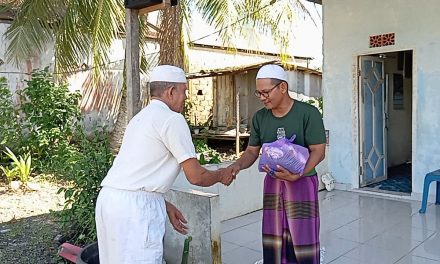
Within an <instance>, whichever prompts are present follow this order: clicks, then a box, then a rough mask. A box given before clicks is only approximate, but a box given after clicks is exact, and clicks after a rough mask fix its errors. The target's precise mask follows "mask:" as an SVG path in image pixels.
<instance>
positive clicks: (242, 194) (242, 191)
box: [173, 161, 264, 221]
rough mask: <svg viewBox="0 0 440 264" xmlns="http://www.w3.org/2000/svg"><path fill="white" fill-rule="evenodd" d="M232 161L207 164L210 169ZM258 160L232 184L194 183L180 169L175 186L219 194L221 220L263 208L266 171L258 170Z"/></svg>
mask: <svg viewBox="0 0 440 264" xmlns="http://www.w3.org/2000/svg"><path fill="white" fill-rule="evenodd" d="M229 164H230V163H229V162H225V163H222V164H219V165H205V167H206V168H207V169H209V170H215V169H217V168H219V167H222V168H223V167H227V166H228V165H229ZM257 165H258V161H256V162H255V163H254V165H252V166H251V167H250V168H248V169H246V170H242V171H240V173H239V174H238V175H237V178H236V180H235V181H234V182H232V184H231V185H230V186H227V187H226V186H224V185H222V184H220V183H217V184H215V185H213V186H210V187H200V186H196V185H192V184H190V183H189V182H188V180H187V179H186V177H185V173H184V172H183V171H180V173H179V175H178V176H177V179H176V181H175V182H174V185H173V188H184V189H192V190H197V191H202V192H205V193H213V194H218V195H219V197H220V219H221V221H223V220H227V219H231V218H234V217H237V216H241V215H245V214H248V213H251V212H254V211H257V210H260V209H262V208H263V180H264V173H262V172H258V166H257Z"/></svg>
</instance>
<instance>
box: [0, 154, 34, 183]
mask: <svg viewBox="0 0 440 264" xmlns="http://www.w3.org/2000/svg"><path fill="white" fill-rule="evenodd" d="M4 153H5V154H6V156H8V157H9V158H10V159H11V160H12V162H11V165H10V167H4V166H0V169H1V170H2V171H3V173H4V174H5V176H6V179H7V180H8V182H11V181H13V180H14V179H15V178H18V179H19V180H20V181H21V182H22V183H23V184H26V183H27V182H28V181H29V176H30V175H31V171H32V167H31V164H32V158H31V156H30V154H29V153H26V154H24V156H18V157H17V156H16V155H15V154H14V152H12V151H11V150H10V149H9V148H6V151H4Z"/></svg>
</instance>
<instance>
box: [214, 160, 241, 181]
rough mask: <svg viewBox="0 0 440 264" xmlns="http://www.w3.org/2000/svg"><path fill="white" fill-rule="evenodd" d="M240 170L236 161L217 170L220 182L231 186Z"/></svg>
mask: <svg viewBox="0 0 440 264" xmlns="http://www.w3.org/2000/svg"><path fill="white" fill-rule="evenodd" d="M239 172H240V166H239V165H237V164H235V163H233V164H231V165H229V166H228V167H226V168H220V169H218V170H217V173H218V174H219V178H220V182H221V183H222V184H223V185H226V186H229V185H230V184H231V183H232V182H233V181H234V180H235V177H236V176H237V174H238V173H239Z"/></svg>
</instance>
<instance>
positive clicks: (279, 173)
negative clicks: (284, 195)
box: [263, 164, 301, 182]
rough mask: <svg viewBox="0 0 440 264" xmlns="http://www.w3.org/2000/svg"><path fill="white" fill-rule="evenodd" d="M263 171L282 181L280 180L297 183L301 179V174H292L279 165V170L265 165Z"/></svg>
mask: <svg viewBox="0 0 440 264" xmlns="http://www.w3.org/2000/svg"><path fill="white" fill-rule="evenodd" d="M263 170H264V171H265V172H267V173H268V174H269V175H271V176H273V177H275V178H277V179H280V180H285V181H291V182H293V181H296V180H298V179H299V178H301V174H299V173H298V174H294V173H291V172H290V171H288V170H286V169H285V168H283V167H281V166H279V165H277V170H272V169H271V168H269V166H268V165H267V164H266V165H264V167H263Z"/></svg>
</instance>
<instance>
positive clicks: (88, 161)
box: [58, 131, 113, 243]
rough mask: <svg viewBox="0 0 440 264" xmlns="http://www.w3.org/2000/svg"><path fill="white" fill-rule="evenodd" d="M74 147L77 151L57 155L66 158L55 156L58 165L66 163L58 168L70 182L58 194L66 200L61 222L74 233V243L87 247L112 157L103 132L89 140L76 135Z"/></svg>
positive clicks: (82, 135)
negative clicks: (102, 183) (85, 244)
mask: <svg viewBox="0 0 440 264" xmlns="http://www.w3.org/2000/svg"><path fill="white" fill-rule="evenodd" d="M76 143H77V145H76V148H68V149H64V150H63V151H60V153H64V154H65V156H63V155H60V156H58V158H59V159H60V161H65V163H64V166H62V167H61V166H60V167H59V168H58V169H59V170H62V171H60V172H59V173H63V176H64V177H65V178H66V179H70V182H71V185H70V186H68V187H63V188H60V190H59V191H58V192H59V193H61V192H63V193H64V197H65V204H64V210H63V211H62V212H61V220H62V223H63V226H64V228H65V229H68V230H73V231H74V232H73V233H74V234H73V235H74V236H73V240H74V241H75V242H76V243H90V242H92V241H95V240H96V227H95V204H96V199H97V197H98V192H99V190H100V183H101V181H102V180H103V179H104V177H105V175H106V174H107V171H108V170H109V168H110V166H111V164H112V162H113V155H112V153H111V151H110V146H109V140H108V134H107V133H106V132H104V131H97V132H96V133H95V135H94V137H92V138H87V137H86V135H85V134H84V133H78V136H77V137H76ZM66 154H68V155H66ZM66 157H67V159H66ZM61 163H62V162H58V164H61Z"/></svg>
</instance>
